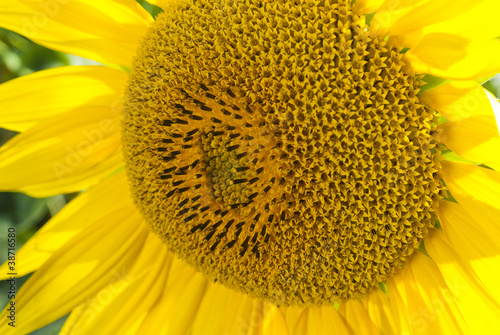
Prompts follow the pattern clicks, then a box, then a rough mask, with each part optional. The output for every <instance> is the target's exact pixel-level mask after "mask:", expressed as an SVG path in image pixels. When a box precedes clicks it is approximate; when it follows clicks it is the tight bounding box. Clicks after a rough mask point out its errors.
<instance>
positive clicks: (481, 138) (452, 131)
mask: <svg viewBox="0 0 500 335" xmlns="http://www.w3.org/2000/svg"><path fill="white" fill-rule="evenodd" d="M442 129H443V133H442V134H441V141H442V142H443V143H444V144H446V146H447V147H448V148H450V149H451V150H453V151H454V152H455V153H457V154H459V155H460V156H461V157H463V158H465V159H466V160H469V161H473V162H476V163H481V164H484V165H487V166H489V167H491V168H493V169H495V170H500V136H499V135H498V129H497V124H496V120H495V117H494V116H493V115H490V116H486V115H478V116H473V117H469V118H467V119H464V120H460V121H457V122H446V123H444V124H443V125H442Z"/></svg>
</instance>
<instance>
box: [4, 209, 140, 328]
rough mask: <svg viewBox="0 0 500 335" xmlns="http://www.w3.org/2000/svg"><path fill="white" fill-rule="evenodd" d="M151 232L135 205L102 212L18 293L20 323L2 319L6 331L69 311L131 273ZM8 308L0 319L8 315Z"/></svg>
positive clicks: (37, 325) (42, 322)
mask: <svg viewBox="0 0 500 335" xmlns="http://www.w3.org/2000/svg"><path fill="white" fill-rule="evenodd" d="M147 234H148V230H147V229H146V227H145V226H143V225H142V219H141V218H140V216H139V214H138V213H137V212H136V211H135V209H134V208H133V207H132V204H130V205H129V206H128V210H119V211H114V212H112V213H109V214H107V215H105V216H103V217H102V218H101V219H100V220H98V221H96V222H94V223H93V224H92V225H90V226H89V227H88V228H87V229H85V230H84V231H82V232H81V233H80V234H78V235H77V236H75V237H73V238H72V239H71V240H70V241H68V242H67V243H66V244H65V245H64V246H63V247H61V248H60V249H59V250H58V251H57V252H55V253H54V254H53V255H52V257H51V258H50V259H49V260H47V262H46V263H45V264H44V265H43V266H42V267H41V268H40V269H39V270H38V271H36V272H35V273H34V274H33V275H32V276H31V277H30V278H29V279H28V281H27V282H26V283H25V284H24V285H23V287H22V288H21V289H20V290H19V292H18V294H16V305H17V306H18V308H17V313H19V315H23V318H22V322H19V323H18V325H17V327H15V328H13V327H10V326H8V325H7V323H2V324H1V325H0V332H1V333H2V334H5V335H8V334H26V333H29V332H31V331H33V330H35V329H37V328H40V327H42V326H43V325H46V324H48V323H50V322H52V321H54V320H56V319H58V318H60V317H62V316H63V315H65V314H67V313H68V312H70V311H71V310H72V309H73V308H75V307H76V306H78V305H80V304H81V303H83V302H85V301H86V299H89V298H91V297H92V296H93V295H94V294H96V293H97V292H99V290H101V289H102V288H103V287H105V286H106V285H108V284H110V283H112V282H114V281H116V280H119V279H120V276H121V274H122V273H128V269H129V268H130V267H131V266H132V264H133V262H134V260H135V259H136V258H137V255H138V254H139V251H140V250H141V249H142V248H143V243H144V240H145V238H146V236H147ZM6 314H7V311H6V310H4V311H3V312H2V314H1V317H2V318H3V319H5V317H6Z"/></svg>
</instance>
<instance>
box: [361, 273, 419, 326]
mask: <svg viewBox="0 0 500 335" xmlns="http://www.w3.org/2000/svg"><path fill="white" fill-rule="evenodd" d="M405 272H406V269H400V270H399V271H398V272H397V273H396V274H395V275H393V276H391V277H389V278H388V279H387V282H386V286H387V297H388V298H389V302H390V305H391V308H390V312H391V314H390V316H389V317H392V319H391V320H387V321H386V324H388V323H392V321H393V322H394V323H395V328H396V329H397V330H398V331H397V332H396V333H397V334H402V335H403V334H404V335H407V334H412V333H413V331H412V326H411V324H410V316H409V314H408V300H407V298H406V287H405ZM382 301H383V300H382ZM379 308H380V307H377V306H373V305H371V307H370V308H368V311H369V312H370V311H371V310H373V309H375V310H378V309H379ZM371 315H372V314H371V313H370V316H371ZM374 322H375V321H374ZM380 322H381V321H380ZM381 324H383V323H382V322H381ZM387 326H388V327H392V325H389V324H388V325H387ZM382 329H383V328H382ZM388 334H390V332H388Z"/></svg>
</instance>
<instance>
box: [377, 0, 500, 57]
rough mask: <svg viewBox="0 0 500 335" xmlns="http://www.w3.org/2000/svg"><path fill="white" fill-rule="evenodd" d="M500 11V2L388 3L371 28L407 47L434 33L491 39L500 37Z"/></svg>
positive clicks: (436, 0)
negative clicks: (499, 21)
mask: <svg viewBox="0 0 500 335" xmlns="http://www.w3.org/2000/svg"><path fill="white" fill-rule="evenodd" d="M499 10H500V3H499V2H498V1H497V0H477V1H474V0H458V1H451V0H432V1H430V0H418V1H411V2H410V1H395V0H389V1H386V3H385V4H384V5H383V6H382V7H381V8H380V10H379V12H378V13H377V15H376V16H375V18H374V20H373V22H372V29H374V30H375V31H378V32H379V33H383V34H385V35H391V36H397V37H398V38H397V41H398V43H399V45H400V46H402V47H406V48H411V47H414V46H415V45H416V44H417V43H418V42H419V41H420V40H421V39H422V38H423V37H424V36H426V35H428V34H433V33H446V34H451V35H458V36H461V37H464V38H467V39H470V40H477V39H492V38H495V37H497V36H500V26H499V25H498V22H497V19H498V17H497V15H496V13H497V12H498V11H499Z"/></svg>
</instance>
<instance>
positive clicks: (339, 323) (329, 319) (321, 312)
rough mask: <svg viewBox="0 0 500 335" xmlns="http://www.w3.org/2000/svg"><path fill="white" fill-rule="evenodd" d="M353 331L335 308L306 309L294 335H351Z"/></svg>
mask: <svg viewBox="0 0 500 335" xmlns="http://www.w3.org/2000/svg"><path fill="white" fill-rule="evenodd" d="M351 333H352V330H351V329H350V328H349V327H348V326H347V325H346V322H345V320H344V318H343V317H342V316H341V315H340V313H339V312H337V311H336V310H335V308H334V307H333V306H325V307H314V308H313V307H311V308H305V309H304V312H302V314H301V316H300V318H299V320H298V322H297V325H296V326H295V330H294V332H293V335H309V334H315V335H330V334H336V335H344V334H345V335H349V334H351Z"/></svg>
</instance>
